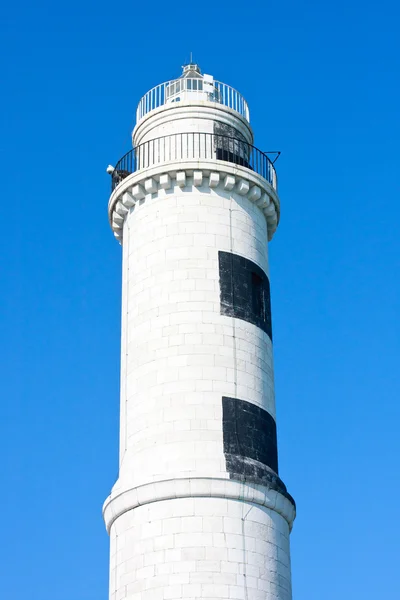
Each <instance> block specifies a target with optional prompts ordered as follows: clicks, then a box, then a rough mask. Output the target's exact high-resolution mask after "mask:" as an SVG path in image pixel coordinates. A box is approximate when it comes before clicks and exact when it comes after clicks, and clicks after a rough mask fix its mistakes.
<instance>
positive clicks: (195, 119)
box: [104, 64, 295, 600]
mask: <svg viewBox="0 0 400 600" xmlns="http://www.w3.org/2000/svg"><path fill="white" fill-rule="evenodd" d="M108 171H109V172H110V174H112V194H111V197H110V201H109V205H108V210H109V218H110V223H111V227H112V229H113V231H114V235H115V237H116V238H117V240H119V241H120V243H121V244H122V245H123V267H122V337H121V409H120V410H121V420H120V465H119V478H118V481H117V482H116V484H115V485H114V487H113V489H112V492H111V495H110V496H109V497H108V498H107V500H106V502H105V504H104V519H105V522H106V526H107V530H108V532H109V534H110V539H111V552H110V600H123V599H126V600H195V599H196V600H200V599H201V600H203V599H205V598H207V599H214V600H221V599H224V598H232V599H235V600H272V599H273V600H290V599H291V597H292V595H291V576H290V555H289V532H290V530H291V527H292V523H293V520H294V517H295V505H294V501H293V499H292V497H291V496H290V495H289V494H288V493H287V491H286V487H285V485H284V484H283V482H282V481H281V479H280V478H279V476H278V460H277V439H276V424H275V398H274V373H273V360H272V331H271V310H270V288H269V273H268V246H267V242H268V240H270V239H271V238H272V236H273V234H274V232H275V230H276V227H277V224H278V221H279V199H278V195H277V181H276V174H275V169H274V167H273V164H272V163H271V161H270V160H269V158H268V157H267V156H266V155H265V154H264V153H262V152H261V151H259V150H257V148H255V147H254V146H253V132H252V129H251V127H250V124H249V111H248V107H247V104H246V102H245V100H244V98H243V97H242V96H241V95H240V94H239V93H238V92H236V90H234V89H232V88H231V87H229V86H227V85H226V84H223V83H220V82H217V81H215V80H214V79H213V77H212V76H210V75H201V73H200V69H199V68H198V66H197V65H195V64H190V65H187V66H186V67H184V71H183V75H182V76H181V77H180V78H179V79H176V80H173V81H170V82H168V83H165V84H161V85H159V86H157V87H156V88H154V89H153V90H151V91H150V92H148V93H147V94H146V95H145V96H144V97H143V98H142V99H141V101H140V103H139V106H138V110H137V123H136V126H135V129H134V131H133V149H132V150H131V151H130V152H128V153H127V154H126V155H125V156H124V157H123V158H122V159H121V160H120V161H119V162H118V163H117V165H116V167H115V168H113V167H109V168H108Z"/></svg>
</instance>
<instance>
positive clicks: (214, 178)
mask: <svg viewBox="0 0 400 600" xmlns="http://www.w3.org/2000/svg"><path fill="white" fill-rule="evenodd" d="M219 179H220V176H219V173H210V177H209V180H208V185H209V186H210V188H216V187H218V185H219Z"/></svg>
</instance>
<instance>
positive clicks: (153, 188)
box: [144, 178, 158, 194]
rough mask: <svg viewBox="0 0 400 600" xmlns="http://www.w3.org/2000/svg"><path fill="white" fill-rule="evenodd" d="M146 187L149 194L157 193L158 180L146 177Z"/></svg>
mask: <svg viewBox="0 0 400 600" xmlns="http://www.w3.org/2000/svg"><path fill="white" fill-rule="evenodd" d="M144 189H145V190H146V193H147V194H155V193H156V192H157V190H158V185H157V181H156V180H155V179H153V178H150V179H146V181H145V182H144Z"/></svg>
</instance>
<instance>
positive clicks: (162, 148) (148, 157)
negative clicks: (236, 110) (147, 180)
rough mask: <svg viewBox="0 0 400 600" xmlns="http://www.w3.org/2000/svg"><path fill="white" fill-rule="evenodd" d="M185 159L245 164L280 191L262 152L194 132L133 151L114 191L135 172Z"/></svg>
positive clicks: (116, 174) (119, 169) (119, 168)
mask: <svg viewBox="0 0 400 600" xmlns="http://www.w3.org/2000/svg"><path fill="white" fill-rule="evenodd" d="M184 160H216V161H226V162H228V163H233V164H235V165H241V166H242V167H246V168H247V169H250V170H251V171H254V172H255V173H258V175H261V177H263V178H264V179H266V180H267V181H268V183H270V184H271V185H272V187H273V188H274V189H276V188H277V177H276V171H275V167H274V165H273V163H272V161H271V160H270V159H269V157H268V156H267V155H266V154H265V153H264V152H261V150H258V148H255V147H254V146H252V145H251V144H248V143H247V142H245V141H243V140H239V139H237V138H233V137H228V136H224V135H217V134H214V133H199V132H193V133H175V134H172V135H167V136H164V137H159V138H156V139H154V140H149V141H147V142H144V143H143V144H140V145H139V146H136V148H132V150H130V151H129V152H127V153H126V154H125V156H123V157H122V158H121V159H120V160H119V161H118V162H117V164H116V166H115V169H114V171H113V173H112V190H114V189H115V188H116V187H117V185H118V184H119V183H121V181H123V179H125V177H128V175H130V174H131V173H136V172H137V171H140V170H142V169H147V168H149V167H152V166H155V165H159V164H163V163H170V162H180V161H184Z"/></svg>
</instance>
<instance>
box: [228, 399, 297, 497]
mask: <svg viewBox="0 0 400 600" xmlns="http://www.w3.org/2000/svg"><path fill="white" fill-rule="evenodd" d="M222 430H223V440H224V454H225V461H226V470H227V471H228V473H229V477H230V479H236V480H238V481H246V482H249V483H255V484H258V485H264V486H266V487H268V488H270V489H273V490H276V491H277V492H280V493H281V494H283V495H284V496H286V497H287V498H288V499H289V500H290V501H291V502H292V503H293V504H294V500H293V498H292V497H291V496H290V494H288V492H287V490H286V486H285V484H284V483H283V481H282V480H281V479H280V478H279V477H278V449H277V439H276V424H275V420H274V418H273V417H272V416H271V415H270V414H269V412H267V411H266V410H264V409H263V408H260V407H259V406H256V405H255V404H252V403H251V402H246V401H245V400H239V399H238V398H229V397H226V396H223V398H222Z"/></svg>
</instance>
